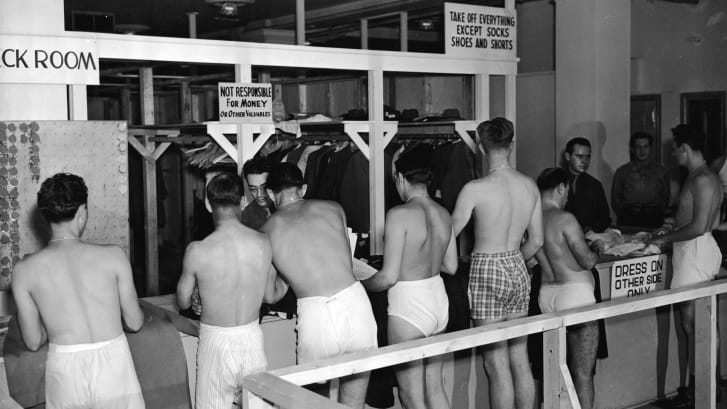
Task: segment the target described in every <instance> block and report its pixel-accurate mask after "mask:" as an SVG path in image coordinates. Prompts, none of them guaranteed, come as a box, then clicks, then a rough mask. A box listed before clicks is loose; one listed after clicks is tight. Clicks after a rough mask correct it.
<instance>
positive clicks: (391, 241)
mask: <svg viewBox="0 0 727 409" xmlns="http://www.w3.org/2000/svg"><path fill="white" fill-rule="evenodd" d="M402 218H403V215H401V209H397V208H393V209H391V210H389V213H388V214H387V215H386V225H385V226H384V266H383V267H382V268H381V270H379V272H378V273H376V274H374V275H373V276H372V277H371V278H369V279H366V280H364V282H363V285H364V286H365V287H366V289H367V290H369V291H384V290H388V289H389V288H390V287H391V286H393V285H394V284H396V282H397V281H398V280H399V271H400V270H401V261H402V259H403V257H404V241H405V240H406V227H405V225H404V223H403V221H402Z"/></svg>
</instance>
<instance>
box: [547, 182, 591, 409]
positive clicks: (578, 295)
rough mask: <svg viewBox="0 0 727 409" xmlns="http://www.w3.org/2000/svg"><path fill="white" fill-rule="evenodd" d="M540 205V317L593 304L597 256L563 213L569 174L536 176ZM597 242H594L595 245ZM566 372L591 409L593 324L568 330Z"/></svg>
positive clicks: (570, 216)
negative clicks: (594, 272) (542, 233)
mask: <svg viewBox="0 0 727 409" xmlns="http://www.w3.org/2000/svg"><path fill="white" fill-rule="evenodd" d="M537 183H538V188H539V189H540V194H541V200H542V205H543V230H544V232H545V241H544V244H543V247H542V248H541V249H540V250H539V251H538V252H537V254H536V255H535V256H536V257H537V259H538V264H539V265H540V271H541V274H542V286H541V287H540V296H539V297H538V305H539V306H540V310H541V311H542V312H543V313H550V312H556V311H562V310H567V309H569V308H577V307H583V306H586V305H593V304H595V303H596V297H595V296H594V295H593V285H594V283H593V282H594V280H593V274H591V269H592V268H593V266H595V265H596V262H598V254H597V253H595V252H593V251H591V249H590V248H589V247H588V244H586V239H585V237H584V236H583V229H581V226H580V224H578V220H576V218H575V216H573V214H571V213H569V212H566V211H565V210H563V208H564V207H565V204H566V202H567V200H568V189H569V183H568V171H566V170H565V169H562V168H549V169H546V170H544V171H543V172H542V173H541V174H540V176H538V181H537ZM596 243H598V242H596ZM566 340H567V345H568V369H569V370H570V373H571V376H572V377H573V383H574V385H575V388H576V394H577V395H578V401H579V402H580V403H581V407H582V408H583V409H591V408H593V397H594V394H593V375H594V373H595V369H596V352H597V351H598V322H597V321H592V322H587V323H584V324H580V325H576V326H571V327H568V330H567V335H566Z"/></svg>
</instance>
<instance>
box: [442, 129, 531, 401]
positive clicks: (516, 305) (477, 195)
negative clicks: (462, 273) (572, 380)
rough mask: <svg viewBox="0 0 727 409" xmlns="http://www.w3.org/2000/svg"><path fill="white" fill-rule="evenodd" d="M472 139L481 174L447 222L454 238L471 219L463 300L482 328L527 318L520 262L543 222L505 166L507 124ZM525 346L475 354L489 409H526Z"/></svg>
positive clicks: (525, 180)
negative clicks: (483, 162) (485, 169)
mask: <svg viewBox="0 0 727 409" xmlns="http://www.w3.org/2000/svg"><path fill="white" fill-rule="evenodd" d="M477 133H478V135H479V137H480V143H481V145H482V148H484V152H485V154H486V155H487V159H488V164H489V173H488V174H487V175H486V176H485V177H483V178H481V179H477V180H473V181H471V182H469V183H467V184H466V185H465V186H464V188H463V189H462V191H461V192H460V194H459V196H458V197H457V204H456V206H455V208H454V213H453V214H452V220H453V225H454V230H455V233H456V234H459V233H460V232H461V231H462V229H464V227H465V226H466V225H467V223H468V222H469V220H470V218H472V215H473V214H475V216H476V217H475V218H474V219H475V245H474V250H473V253H472V262H471V267H470V284H469V298H470V305H471V310H472V320H473V322H474V324H475V325H476V326H483V325H488V324H492V323H495V322H500V321H505V320H511V319H515V318H520V317H524V316H526V315H527V313H528V302H529V300H530V277H529V276H528V272H527V269H526V267H525V260H527V259H530V258H532V257H533V256H534V255H535V253H536V252H537V251H538V249H540V247H541V246H542V245H543V222H542V212H541V208H540V192H539V191H538V188H537V186H536V185H535V182H534V181H533V180H532V179H530V178H529V177H527V176H525V175H523V174H522V173H520V172H518V171H516V170H515V169H513V168H511V167H510V153H511V152H512V146H513V144H512V141H513V136H514V131H513V125H512V122H510V121H508V120H507V119H505V118H495V119H492V120H489V121H485V122H483V123H481V124H480V125H479V126H477ZM526 232H527V239H526V240H525V241H524V242H523V237H525V233H526ZM526 341H527V338H526V337H522V338H518V339H512V340H510V341H503V342H498V343H494V344H490V345H487V346H485V347H484V348H483V351H484V353H483V356H484V363H485V372H486V373H487V378H488V382H489V387H490V388H489V390H490V407H492V408H494V409H499V408H507V409H509V408H513V407H517V408H518V409H523V408H532V407H533V400H534V395H535V391H534V390H535V387H534V384H533V375H532V372H531V370H530V362H529V359H528V350H527V342H526Z"/></svg>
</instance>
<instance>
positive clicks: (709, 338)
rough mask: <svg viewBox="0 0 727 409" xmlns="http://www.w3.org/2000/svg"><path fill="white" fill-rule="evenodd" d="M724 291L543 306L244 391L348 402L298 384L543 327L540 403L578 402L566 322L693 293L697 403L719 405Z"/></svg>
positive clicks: (265, 399)
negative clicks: (541, 310)
mask: <svg viewBox="0 0 727 409" xmlns="http://www.w3.org/2000/svg"><path fill="white" fill-rule="evenodd" d="M725 292H727V279H723V280H719V281H711V282H707V283H702V284H698V285H695V286H691V287H687V288H682V289H676V290H665V291H659V292H655V293H651V294H648V295H645V296H640V297H638V298H637V299H634V298H622V299H618V300H613V301H608V302H603V303H599V304H595V305H592V306H588V307H582V308H577V309H572V310H568V311H564V312H560V313H552V314H543V315H538V316H534V317H526V318H521V319H518V320H513V321H506V322H500V323H497V324H493V325H488V326H485V327H477V328H470V329H467V330H463V331H457V332H452V333H449V334H442V335H437V336H433V337H430V338H425V339H418V340H414V341H409V342H404V343H400V344H396V345H390V346H387V347H383V348H379V349H376V350H373V351H366V352H358V353H354V354H349V355H345V356H342V357H339V358H333V359H328V360H324V361H320V362H314V363H310V364H305V365H297V366H293V367H288V368H282V369H278V370H275V371H271V372H266V373H261V374H257V375H251V376H248V377H246V378H245V380H244V382H243V385H244V391H243V392H244V396H245V399H246V401H247V406H246V407H247V408H249V409H263V408H271V407H277V408H281V409H293V408H295V409H317V408H326V409H344V408H346V406H343V405H341V404H338V403H336V402H334V401H327V402H323V400H326V399H323V400H321V397H320V396H317V395H315V394H314V393H313V392H310V391H308V390H307V389H305V388H302V387H300V386H297V385H307V384H311V383H316V382H322V381H326V380H329V379H335V378H339V377H341V376H346V375H351V374H355V373H360V372H366V371H370V370H373V369H377V368H383V367H388V366H392V365H397V364H401V363H405V362H410V361H415V360H419V359H422V358H427V357H431V356H436V355H441V354H446V353H449V352H455V351H461V350H465V349H470V348H476V347H479V346H482V345H487V344H490V343H494V342H499V341H504V340H508V339H513V338H518V337H522V336H525V335H530V334H535V333H539V332H542V333H543V374H544V376H543V382H544V383H543V395H544V396H543V404H544V405H543V407H544V409H556V408H557V409H565V408H573V409H579V408H580V404H579V403H578V398H577V396H576V393H575V388H574V387H573V381H572V378H571V375H570V372H569V371H568V367H567V365H566V361H565V359H566V342H565V334H566V328H567V327H568V326H571V325H577V324H582V323H585V322H590V321H594V320H598V319H604V318H611V317H617V316H622V315H627V314H631V313H635V312H639V311H645V310H652V309H655V308H657V307H661V306H665V305H672V304H678V303H681V302H684V301H690V300H695V312H696V314H695V316H696V322H695V339H696V342H697V345H696V358H695V364H696V366H695V368H696V370H695V372H696V373H695V379H696V391H695V401H696V406H695V407H696V408H697V409H710V408H714V407H716V387H717V384H716V367H717V321H716V316H717V295H719V294H724V293H725Z"/></svg>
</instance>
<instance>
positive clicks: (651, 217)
mask: <svg viewBox="0 0 727 409" xmlns="http://www.w3.org/2000/svg"><path fill="white" fill-rule="evenodd" d="M653 141H654V137H653V136H651V135H650V134H648V133H645V132H636V133H634V134H633V135H631V140H630V141H629V146H630V149H631V161H630V162H628V163H627V164H625V165H623V166H621V167H620V168H618V169H617V170H616V173H615V174H614V175H613V184H612V186H611V207H613V211H614V212H616V217H617V220H618V224H619V225H622V226H638V227H649V228H655V227H659V226H661V225H662V224H663V223H664V214H665V212H666V208H667V205H668V204H669V172H668V171H667V170H666V168H665V167H663V166H661V165H659V164H658V163H655V162H654V160H653V159H652V155H651V147H652V146H653Z"/></svg>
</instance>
